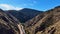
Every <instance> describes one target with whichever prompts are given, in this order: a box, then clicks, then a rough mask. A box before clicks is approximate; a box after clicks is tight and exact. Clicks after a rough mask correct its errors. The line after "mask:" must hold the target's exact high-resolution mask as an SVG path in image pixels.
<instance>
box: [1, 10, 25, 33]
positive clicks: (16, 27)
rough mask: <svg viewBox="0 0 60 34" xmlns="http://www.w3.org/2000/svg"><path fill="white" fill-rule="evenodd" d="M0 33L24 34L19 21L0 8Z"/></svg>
mask: <svg viewBox="0 0 60 34" xmlns="http://www.w3.org/2000/svg"><path fill="white" fill-rule="evenodd" d="M0 34H25V32H24V29H23V26H22V25H21V23H20V22H19V21H18V20H17V19H16V18H15V17H13V16H12V15H10V14H8V13H5V12H4V11H3V10H1V9H0Z"/></svg>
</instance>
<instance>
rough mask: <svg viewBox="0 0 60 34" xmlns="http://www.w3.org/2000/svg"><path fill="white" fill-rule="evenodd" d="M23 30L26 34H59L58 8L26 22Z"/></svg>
mask: <svg viewBox="0 0 60 34" xmlns="http://www.w3.org/2000/svg"><path fill="white" fill-rule="evenodd" d="M25 30H26V32H27V34H60V6H58V7H55V8H54V9H51V10H48V11H46V12H44V13H42V14H39V15H37V16H36V17H34V18H33V19H31V20H29V21H27V22H26V23H25Z"/></svg>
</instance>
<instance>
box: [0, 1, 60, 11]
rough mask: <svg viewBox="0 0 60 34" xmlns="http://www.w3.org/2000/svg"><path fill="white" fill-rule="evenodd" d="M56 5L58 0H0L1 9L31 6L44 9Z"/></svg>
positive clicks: (59, 3)
mask: <svg viewBox="0 0 60 34" xmlns="http://www.w3.org/2000/svg"><path fill="white" fill-rule="evenodd" d="M56 6H60V0H0V8H1V9H3V10H12V9H14V10H19V9H22V8H31V9H36V10H42V11H45V10H49V9H51V8H54V7H56Z"/></svg>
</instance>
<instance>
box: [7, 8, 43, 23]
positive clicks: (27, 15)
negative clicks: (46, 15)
mask: <svg viewBox="0 0 60 34" xmlns="http://www.w3.org/2000/svg"><path fill="white" fill-rule="evenodd" d="M7 12H8V13H10V14H12V15H13V16H14V17H16V18H17V19H19V21H20V22H22V23H24V22H26V21H28V20H30V19H32V18H34V17H35V16H37V15H38V14H41V13H42V11H38V10H34V9H29V8H24V9H22V10H19V11H16V10H9V11H7Z"/></svg>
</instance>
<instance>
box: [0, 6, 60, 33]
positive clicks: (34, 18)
mask: <svg viewBox="0 0 60 34" xmlns="http://www.w3.org/2000/svg"><path fill="white" fill-rule="evenodd" d="M6 31H7V32H6ZM0 33H1V34H9V33H10V34H21V33H22V34H60V6H57V7H55V8H53V9H50V10H47V11H38V10H34V9H30V8H24V9H22V10H18V11H17V10H7V11H3V10H1V9H0Z"/></svg>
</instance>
